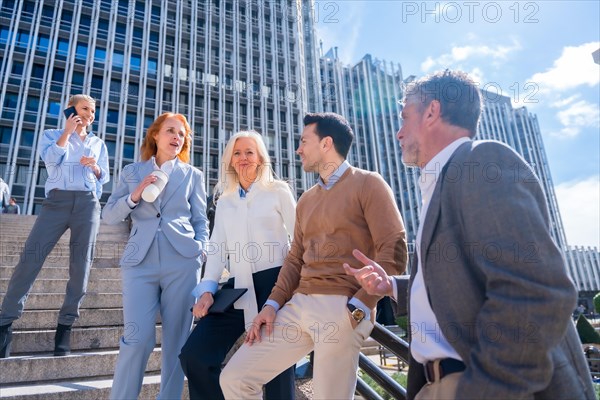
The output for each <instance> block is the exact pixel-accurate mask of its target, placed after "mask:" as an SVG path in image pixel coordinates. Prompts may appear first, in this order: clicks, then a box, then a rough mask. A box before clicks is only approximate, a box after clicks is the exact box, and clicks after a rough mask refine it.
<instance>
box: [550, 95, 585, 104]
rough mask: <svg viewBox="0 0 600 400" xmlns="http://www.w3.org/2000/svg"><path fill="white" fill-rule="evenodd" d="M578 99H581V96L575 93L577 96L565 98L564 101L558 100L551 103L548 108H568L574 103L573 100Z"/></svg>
mask: <svg viewBox="0 0 600 400" xmlns="http://www.w3.org/2000/svg"><path fill="white" fill-rule="evenodd" d="M580 97H581V95H580V94H579V93H577V94H574V95H573V96H570V97H567V98H566V99H558V100H556V101H554V102H553V103H551V104H550V107H552V108H562V107H564V106H568V105H569V104H571V103H572V102H574V101H575V100H577V99H578V98H580Z"/></svg>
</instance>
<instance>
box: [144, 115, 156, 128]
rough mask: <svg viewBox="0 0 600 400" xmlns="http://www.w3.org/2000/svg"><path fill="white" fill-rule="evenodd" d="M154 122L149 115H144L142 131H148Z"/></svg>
mask: <svg viewBox="0 0 600 400" xmlns="http://www.w3.org/2000/svg"><path fill="white" fill-rule="evenodd" d="M152 122H154V118H153V117H152V116H151V115H144V129H148V128H149V127H150V125H152Z"/></svg>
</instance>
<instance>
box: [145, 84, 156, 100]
mask: <svg viewBox="0 0 600 400" xmlns="http://www.w3.org/2000/svg"><path fill="white" fill-rule="evenodd" d="M146 98H147V99H152V100H154V99H155V98H156V89H155V88H154V87H153V86H147V87H146Z"/></svg>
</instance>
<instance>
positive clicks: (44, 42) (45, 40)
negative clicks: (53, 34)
mask: <svg viewBox="0 0 600 400" xmlns="http://www.w3.org/2000/svg"><path fill="white" fill-rule="evenodd" d="M48 48H50V38H49V37H48V36H47V35H40V36H38V42H37V49H38V51H40V52H42V53H46V52H47V51H48Z"/></svg>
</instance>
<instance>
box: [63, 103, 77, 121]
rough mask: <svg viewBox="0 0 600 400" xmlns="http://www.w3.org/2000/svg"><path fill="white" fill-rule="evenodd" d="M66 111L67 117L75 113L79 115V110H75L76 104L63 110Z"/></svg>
mask: <svg viewBox="0 0 600 400" xmlns="http://www.w3.org/2000/svg"><path fill="white" fill-rule="evenodd" d="M63 112H64V113H65V118H67V119H68V118H69V117H70V116H71V114H75V115H77V112H76V111H75V106H71V107H69V108H67V109H65V111H63Z"/></svg>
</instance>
